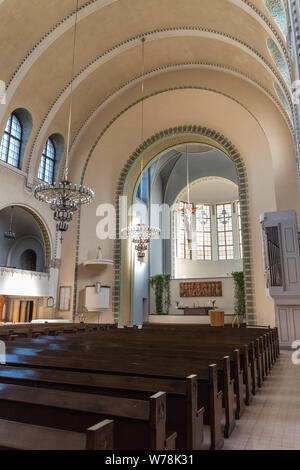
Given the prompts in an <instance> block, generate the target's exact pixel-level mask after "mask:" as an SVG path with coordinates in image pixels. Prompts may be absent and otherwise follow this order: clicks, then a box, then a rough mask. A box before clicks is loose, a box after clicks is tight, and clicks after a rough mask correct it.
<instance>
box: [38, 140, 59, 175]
mask: <svg viewBox="0 0 300 470" xmlns="http://www.w3.org/2000/svg"><path fill="white" fill-rule="evenodd" d="M55 159H56V150H55V145H54V143H53V142H52V139H51V138H49V139H48V140H47V142H46V145H45V147H44V150H43V153H42V158H41V162H40V167H39V173H38V178H39V179H40V180H43V181H45V182H46V183H49V184H52V183H53V182H54V170H55Z"/></svg>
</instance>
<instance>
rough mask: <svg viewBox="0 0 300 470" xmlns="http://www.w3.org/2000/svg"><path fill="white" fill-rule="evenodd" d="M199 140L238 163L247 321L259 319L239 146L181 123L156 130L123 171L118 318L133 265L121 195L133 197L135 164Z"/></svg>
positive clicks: (118, 318) (116, 282) (117, 256)
mask: <svg viewBox="0 0 300 470" xmlns="http://www.w3.org/2000/svg"><path fill="white" fill-rule="evenodd" d="M190 141H193V142H199V143H203V144H206V145H210V146H211V147H214V148H216V149H219V150H221V151H222V152H223V153H224V154H225V155H226V156H228V158H230V159H231V160H232V162H233V163H234V164H235V168H236V172H237V176H238V184H239V199H240V204H241V225H242V232H243V247H244V261H243V264H244V275H245V291H246V312H247V313H246V314H247V321H248V322H249V323H251V324H254V323H255V320H256V316H255V305H254V282H253V281H254V280H253V275H252V272H253V268H252V256H251V243H250V234H249V203H248V185H247V176H246V170H245V165H244V163H243V161H242V158H241V156H240V154H239V152H238V150H237V149H236V148H235V147H234V145H233V144H232V143H231V142H230V141H229V140H227V139H226V137H224V136H223V135H221V134H220V133H218V132H216V131H214V130H212V129H208V128H205V127H200V126H192V125H190V126H179V127H175V128H171V129H166V130H164V131H162V132H160V133H158V134H155V135H154V136H152V137H151V138H150V139H148V140H147V141H145V142H144V143H143V144H142V145H141V146H140V147H139V148H138V149H137V150H136V151H135V152H134V153H133V154H132V155H131V156H130V158H129V159H128V161H127V163H126V165H125V166H124V168H123V171H122V173H121V175H120V178H119V182H118V186H117V191H116V200H115V203H116V204H115V205H116V215H117V223H116V233H117V239H116V242H115V255H114V261H115V272H114V290H113V309H114V318H115V321H116V322H119V323H120V324H122V323H123V317H122V314H123V307H124V298H123V293H124V289H125V288H126V290H128V283H127V285H126V286H125V277H126V276H125V271H126V273H127V274H128V270H129V269H130V266H128V261H127V262H126V260H125V258H126V253H125V251H126V240H122V239H121V238H120V237H119V231H120V228H122V227H123V226H124V214H122V210H121V207H120V198H121V197H122V196H128V197H132V189H133V186H134V182H133V180H134V179H135V181H136V176H135V178H134V168H135V169H137V167H138V164H139V162H140V160H141V159H142V158H143V161H144V163H145V165H146V166H147V165H149V162H151V161H153V159H155V157H156V156H157V155H158V154H159V153H160V152H161V151H162V150H165V149H167V148H170V147H172V146H174V145H176V144H180V143H184V142H190ZM126 223H127V224H128V220H126Z"/></svg>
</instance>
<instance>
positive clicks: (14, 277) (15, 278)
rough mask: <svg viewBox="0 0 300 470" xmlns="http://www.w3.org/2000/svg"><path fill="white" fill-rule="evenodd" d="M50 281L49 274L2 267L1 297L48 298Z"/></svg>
mask: <svg viewBox="0 0 300 470" xmlns="http://www.w3.org/2000/svg"><path fill="white" fill-rule="evenodd" d="M49 281H50V275H49V274H48V273H39V272H35V271H23V270H21V269H14V268H5V267H0V295H5V296H12V295H13V296H26V297H48V296H49V295H51V294H50V282H49Z"/></svg>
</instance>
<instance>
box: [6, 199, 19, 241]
mask: <svg viewBox="0 0 300 470" xmlns="http://www.w3.org/2000/svg"><path fill="white" fill-rule="evenodd" d="M13 211H14V207H13V206H11V208H10V222H9V230H8V232H4V238H7V240H15V239H16V233H15V232H13V230H12V223H13Z"/></svg>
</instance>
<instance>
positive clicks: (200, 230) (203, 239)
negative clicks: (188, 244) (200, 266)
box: [196, 204, 212, 260]
mask: <svg viewBox="0 0 300 470" xmlns="http://www.w3.org/2000/svg"><path fill="white" fill-rule="evenodd" d="M196 232H197V259H199V260H211V259H212V241H211V207H210V205H208V204H203V205H197V206H196Z"/></svg>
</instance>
